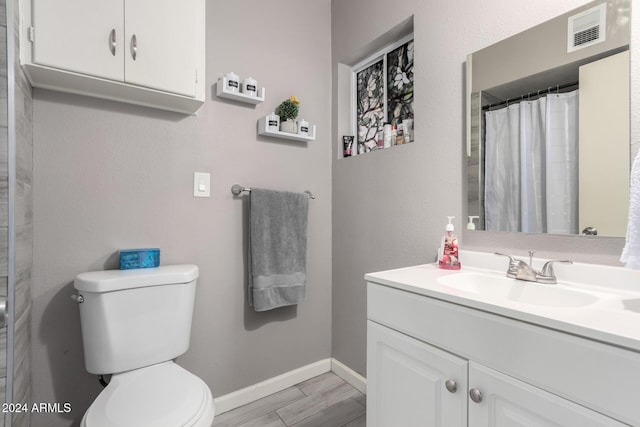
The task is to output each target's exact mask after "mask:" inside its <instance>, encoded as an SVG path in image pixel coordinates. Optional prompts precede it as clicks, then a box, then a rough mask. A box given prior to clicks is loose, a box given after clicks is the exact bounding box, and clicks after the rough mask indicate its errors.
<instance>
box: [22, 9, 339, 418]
mask: <svg viewBox="0 0 640 427" xmlns="http://www.w3.org/2000/svg"><path fill="white" fill-rule="evenodd" d="M206 13H207V47H206V51H207V63H206V66H207V87H208V93H207V101H206V103H205V105H204V106H203V107H202V108H201V109H200V110H199V112H198V115H197V117H185V116H183V115H178V114H173V113H166V112H161V111H156V110H152V109H148V108H142V107H136V106H131V105H125V104H120V103H115V102H108V101H102V100H97V99H92V98H88V97H82V96H75V95H67V94H62V93H57V92H52V91H47V90H37V89H36V90H34V154H33V157H34V172H35V173H34V182H33V192H34V266H33V322H32V331H33V332H32V345H33V400H34V401H35V402H56V401H57V402H64V401H70V402H71V404H72V405H73V413H72V414H70V415H64V414H60V415H56V414H48V415H47V414H37V415H34V416H33V417H32V425H33V426H34V427H38V426H53V425H55V426H69V425H77V423H78V422H79V420H80V418H81V417H82V414H83V412H84V410H85V409H86V408H87V407H88V405H89V404H90V403H91V401H92V400H93V399H94V398H95V397H96V395H97V394H98V392H99V391H100V390H101V387H100V386H99V385H98V382H97V380H96V378H95V377H93V376H91V375H89V374H87V373H86V372H85V370H84V362H83V354H82V347H81V336H80V327H79V315H78V308H77V307H76V304H75V303H74V302H73V301H72V300H71V299H70V298H69V297H70V295H71V294H72V293H73V288H72V286H73V285H72V281H73V279H74V277H75V276H76V275H77V274H78V273H81V272H84V271H90V270H99V269H104V268H116V267H117V260H116V256H115V255H114V253H115V251H117V250H118V249H119V248H134V247H150V246H153V247H156V246H157V247H160V248H161V250H162V253H161V261H162V264H165V265H168V264H176V263H194V264H197V265H198V266H199V267H200V279H199V282H198V289H197V297H196V299H197V300H196V306H195V313H194V322H193V331H192V338H191V347H190V349H189V351H188V352H187V353H186V354H185V355H184V356H181V357H179V358H178V363H179V364H181V365H182V366H184V367H186V368H187V369H189V370H190V371H192V372H193V373H195V374H196V375H198V376H200V377H201V378H202V379H203V380H204V381H206V383H207V384H208V385H209V386H210V388H211V389H212V392H213V395H214V397H215V396H220V395H223V394H226V393H229V392H231V391H235V390H237V389H240V388H243V387H246V386H249V385H252V384H255V383H257V382H259V381H262V380H265V379H267V378H271V377H273V376H276V375H279V374H282V373H284V372H287V371H290V370H292V369H295V368H298V367H300V366H304V365H306V364H309V363H313V362H316V361H318V360H321V359H324V358H328V357H330V356H331V337H330V333H331V330H330V328H331V312H330V304H331V274H330V272H331V245H330V241H331V235H330V234H329V233H328V232H327V231H328V230H330V229H331V186H330V179H331V175H330V170H331V149H330V132H331V122H330V108H331V105H330V96H331V92H330V90H331V88H330V81H331V72H330V63H331V58H330V40H331V36H330V30H331V22H330V19H331V18H330V13H331V10H330V1H329V0H321V1H318V0H303V1H300V0H279V1H278V2H277V5H271V4H270V5H269V6H268V7H267V6H262V5H259V4H258V3H256V2H255V1H251V0H239V1H238V0H234V1H230V0H227V1H218V2H207V11H206ZM229 71H234V72H236V73H237V74H239V75H240V76H242V77H246V76H251V77H253V78H255V79H257V80H258V84H259V85H260V86H264V87H266V99H267V100H266V102H265V103H263V104H261V105H258V106H257V107H253V106H250V105H248V104H239V103H235V102H232V101H226V100H222V99H219V98H217V97H216V96H215V85H214V83H215V81H216V80H217V78H218V77H219V76H222V75H223V74H225V73H227V72H229ZM290 95H296V96H297V97H298V98H299V99H300V101H301V103H302V105H301V117H303V118H305V119H306V120H308V121H310V122H311V123H313V124H316V125H317V138H316V140H315V141H314V142H309V143H298V142H287V141H283V140H277V139H269V138H262V137H257V136H256V129H257V126H256V122H257V120H258V119H259V118H260V117H262V116H265V115H266V114H268V113H270V112H271V111H273V110H274V108H275V107H276V106H277V104H279V103H280V102H281V101H282V100H284V99H286V98H288V97H289V96H290ZM195 171H198V172H210V173H211V178H212V188H211V192H212V197H211V198H209V199H206V198H194V197H193V172H195ZM235 183H239V184H243V185H246V186H254V187H264V188H272V189H282V190H291V191H303V190H306V189H308V190H311V191H312V192H313V193H314V194H315V195H316V196H317V198H316V199H315V200H313V201H311V204H310V211H309V224H310V226H309V240H308V279H309V281H308V292H307V300H306V302H304V303H302V304H300V305H299V306H298V307H297V308H296V307H292V308H284V309H280V310H276V311H273V312H265V313H259V314H256V313H254V312H252V310H251V309H249V308H248V307H247V305H246V303H245V291H244V287H245V280H246V277H245V254H246V245H245V238H246V230H245V227H244V226H243V222H244V220H245V219H246V218H245V217H246V197H243V198H234V197H233V196H232V194H231V192H230V188H231V186H232V185H233V184H235Z"/></svg>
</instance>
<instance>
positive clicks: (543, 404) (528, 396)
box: [469, 362, 626, 427]
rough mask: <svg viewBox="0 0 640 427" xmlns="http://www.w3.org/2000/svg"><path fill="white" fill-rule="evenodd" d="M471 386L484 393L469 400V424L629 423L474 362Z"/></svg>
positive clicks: (578, 426)
mask: <svg viewBox="0 0 640 427" xmlns="http://www.w3.org/2000/svg"><path fill="white" fill-rule="evenodd" d="M469 387H470V389H471V390H473V389H476V390H479V391H480V393H481V395H482V399H481V401H480V402H479V403H478V402H475V401H472V399H469V427H532V426H535V427H558V426H562V427H603V426H615V427H618V426H619V427H623V426H626V424H622V423H619V422H617V421H615V420H613V419H611V418H609V417H605V416H604V415H602V414H600V413H597V412H594V411H591V410H589V409H587V408H585V407H583V406H580V405H577V404H575V403H573V402H570V401H568V400H566V399H563V398H561V397H558V396H556V395H554V394H551V393H548V392H546V391H543V390H541V389H539V388H536V387H533V386H531V385H529V384H526V383H524V382H522V381H518V380H516V379H514V378H512V377H509V376H507V375H504V374H501V373H499V372H496V371H494V370H492V369H489V368H487V367H485V366H482V365H479V364H477V363H474V362H469Z"/></svg>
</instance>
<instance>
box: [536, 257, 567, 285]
mask: <svg viewBox="0 0 640 427" xmlns="http://www.w3.org/2000/svg"><path fill="white" fill-rule="evenodd" d="M555 262H563V263H566V264H573V261H570V260H568V259H565V260H560V259H554V260H551V261H547V262H545V263H544V265H543V266H542V270H541V271H540V277H539V279H542V280H539V281H541V282H543V283H551V284H553V283H556V274H555V271H553V263H555Z"/></svg>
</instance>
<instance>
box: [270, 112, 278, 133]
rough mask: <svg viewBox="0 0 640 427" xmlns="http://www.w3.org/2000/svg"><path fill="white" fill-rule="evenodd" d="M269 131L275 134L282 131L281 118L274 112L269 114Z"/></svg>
mask: <svg viewBox="0 0 640 427" xmlns="http://www.w3.org/2000/svg"><path fill="white" fill-rule="evenodd" d="M267 130H270V131H274V132H277V131H279V130H280V116H279V115H277V114H276V113H274V112H271V114H267Z"/></svg>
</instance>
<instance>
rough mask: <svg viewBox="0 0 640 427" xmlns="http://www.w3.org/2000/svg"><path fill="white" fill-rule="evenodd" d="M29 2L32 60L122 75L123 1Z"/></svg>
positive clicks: (110, 75)
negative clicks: (32, 36) (32, 34)
mask: <svg viewBox="0 0 640 427" xmlns="http://www.w3.org/2000/svg"><path fill="white" fill-rule="evenodd" d="M32 5H33V7H32V16H33V20H32V26H33V31H34V40H33V54H32V55H33V58H32V60H33V62H34V63H37V64H40V65H45V66H49V67H54V68H59V69H62V70H68V71H73V72H77V73H81V74H88V75H92V76H97V77H102V78H107V79H113V80H122V79H123V78H124V60H123V58H124V52H123V40H124V33H123V28H124V27H123V24H124V21H123V16H124V15H123V13H124V5H123V2H121V1H97V0H56V1H51V0H33V3H32ZM112 38H113V39H112Z"/></svg>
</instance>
